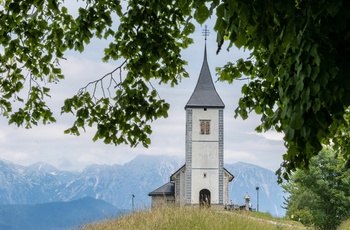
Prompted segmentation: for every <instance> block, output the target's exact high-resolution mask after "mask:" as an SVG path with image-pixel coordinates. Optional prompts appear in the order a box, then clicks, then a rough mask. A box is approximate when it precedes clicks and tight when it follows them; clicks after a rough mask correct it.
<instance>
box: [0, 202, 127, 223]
mask: <svg viewBox="0 0 350 230" xmlns="http://www.w3.org/2000/svg"><path fill="white" fill-rule="evenodd" d="M125 212H126V211H125V210H118V209H116V208H115V207H114V206H113V205H111V204H110V203H107V202H105V201H102V200H96V199H94V198H91V197H85V198H82V199H78V200H73V201H70V202H49V203H43V204H34V205H29V204H8V205H0V229H1V230H17V229H18V230H22V229H26V230H40V229H57V230H58V229H69V228H73V227H79V226H82V225H84V224H88V223H91V222H93V221H98V220H103V219H106V218H115V217H116V216H118V215H122V214H124V213H125Z"/></svg>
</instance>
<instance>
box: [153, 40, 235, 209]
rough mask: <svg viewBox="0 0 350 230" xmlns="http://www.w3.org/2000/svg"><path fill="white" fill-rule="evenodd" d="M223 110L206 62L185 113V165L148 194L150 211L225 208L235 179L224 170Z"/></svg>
mask: <svg viewBox="0 0 350 230" xmlns="http://www.w3.org/2000/svg"><path fill="white" fill-rule="evenodd" d="M224 108H225V105H224V103H223V102H222V100H221V98H220V96H219V94H218V93H217V91H216V89H215V86H214V83H213V80H212V77H211V74H210V70H209V66H208V62H207V52H206V46H205V48H204V60H203V65H202V69H201V72H200V74H199V78H198V82H197V85H196V87H195V89H194V91H193V93H192V96H191V97H190V99H189V100H188V102H187V104H186V106H185V110H186V153H185V154H186V156H185V164H184V165H183V166H182V167H181V168H179V169H178V170H177V171H176V172H175V173H174V174H172V175H171V176H170V182H168V183H166V184H164V185H163V186H161V187H159V188H157V189H156V190H154V191H152V192H150V193H149V194H148V195H149V196H151V198H152V207H157V206H161V205H177V206H185V205H192V206H197V205H198V206H201V205H206V206H211V207H216V208H224V207H225V206H226V205H228V194H229V192H228V188H229V187H228V183H229V182H231V181H232V180H233V178H234V176H233V175H232V174H231V173H230V172H228V171H227V170H226V169H225V168H224Z"/></svg>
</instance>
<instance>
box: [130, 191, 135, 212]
mask: <svg viewBox="0 0 350 230" xmlns="http://www.w3.org/2000/svg"><path fill="white" fill-rule="evenodd" d="M134 198H135V195H134V194H132V196H131V201H132V203H131V205H132V212H134V211H135V209H134Z"/></svg>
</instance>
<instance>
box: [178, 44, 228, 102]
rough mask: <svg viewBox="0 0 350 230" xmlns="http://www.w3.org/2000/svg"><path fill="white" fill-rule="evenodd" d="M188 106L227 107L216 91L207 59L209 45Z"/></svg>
mask: <svg viewBox="0 0 350 230" xmlns="http://www.w3.org/2000/svg"><path fill="white" fill-rule="evenodd" d="M187 108H225V104H224V103H223V102H222V100H221V98H220V96H219V94H218V93H217V92H216V89H215V86H214V83H213V79H212V77H211V74H210V70H209V65H208V61H207V46H206V45H205V48H204V60H203V65H202V69H201V72H200V74H199V78H198V81H197V85H196V88H195V89H194V91H193V93H192V96H191V97H190V99H189V100H188V102H187V104H186V106H185V109H187Z"/></svg>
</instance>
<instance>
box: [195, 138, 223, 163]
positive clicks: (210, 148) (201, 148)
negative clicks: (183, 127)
mask: <svg viewBox="0 0 350 230" xmlns="http://www.w3.org/2000/svg"><path fill="white" fill-rule="evenodd" d="M218 144H219V143H218V142H193V144H192V168H194V169H195V168H216V169H217V168H218V167H219V157H218V154H219V147H218Z"/></svg>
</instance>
